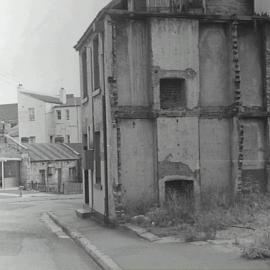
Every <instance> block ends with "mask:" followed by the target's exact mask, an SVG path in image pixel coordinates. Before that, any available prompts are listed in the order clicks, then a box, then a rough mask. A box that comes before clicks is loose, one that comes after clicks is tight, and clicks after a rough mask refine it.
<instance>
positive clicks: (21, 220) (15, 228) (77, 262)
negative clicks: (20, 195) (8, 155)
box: [0, 193, 99, 270]
mask: <svg viewBox="0 0 270 270" xmlns="http://www.w3.org/2000/svg"><path fill="white" fill-rule="evenodd" d="M11 197H12V196H11ZM11 197H9V196H8V197H7V196H6V195H1V193H0V269H3V270H4V269H5V270H74V269H75V270H77V269H79V270H99V268H98V266H97V265H96V264H95V263H94V262H93V261H92V260H91V259H90V258H89V257H88V255H86V254H85V253H84V251H83V250H82V249H81V248H79V247H78V246H77V245H76V244H75V243H74V242H73V241H72V240H71V239H70V238H69V237H68V236H67V235H66V234H64V233H63V232H62V231H61V230H60V228H58V227H55V226H54V224H51V223H50V220H48V219H47V217H46V215H44V213H45V212H46V211H51V210H53V209H55V208H61V207H68V206H69V202H68V200H67V201H64V200H61V201H57V200H54V201H50V200H40V201H38V200H35V201H28V202H16V201H15V200H14V202H13V200H12V198H11ZM78 202H79V200H78Z"/></svg>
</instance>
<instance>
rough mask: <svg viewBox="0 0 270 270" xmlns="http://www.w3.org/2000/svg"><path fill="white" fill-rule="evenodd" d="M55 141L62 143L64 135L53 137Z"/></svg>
mask: <svg viewBox="0 0 270 270" xmlns="http://www.w3.org/2000/svg"><path fill="white" fill-rule="evenodd" d="M55 143H64V137H62V136H57V137H55Z"/></svg>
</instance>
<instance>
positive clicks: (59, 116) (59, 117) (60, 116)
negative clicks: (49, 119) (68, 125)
mask: <svg viewBox="0 0 270 270" xmlns="http://www.w3.org/2000/svg"><path fill="white" fill-rule="evenodd" d="M56 117H57V119H58V120H61V118H62V115H61V111H60V110H57V111H56Z"/></svg>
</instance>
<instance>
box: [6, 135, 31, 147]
mask: <svg viewBox="0 0 270 270" xmlns="http://www.w3.org/2000/svg"><path fill="white" fill-rule="evenodd" d="M4 136H5V137H6V138H7V139H9V140H11V141H13V142H14V143H15V144H17V145H19V146H20V147H21V148H23V149H25V150H28V148H27V147H26V146H24V145H23V144H21V143H19V142H18V141H16V140H15V139H13V138H12V137H11V136H10V135H8V134H4Z"/></svg>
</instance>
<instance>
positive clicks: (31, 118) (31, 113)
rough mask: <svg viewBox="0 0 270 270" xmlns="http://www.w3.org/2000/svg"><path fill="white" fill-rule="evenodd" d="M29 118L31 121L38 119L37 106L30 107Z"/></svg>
mask: <svg viewBox="0 0 270 270" xmlns="http://www.w3.org/2000/svg"><path fill="white" fill-rule="evenodd" d="M28 119H29V121H31V122H33V121H36V112H35V108H33V107H31V108H28Z"/></svg>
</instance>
